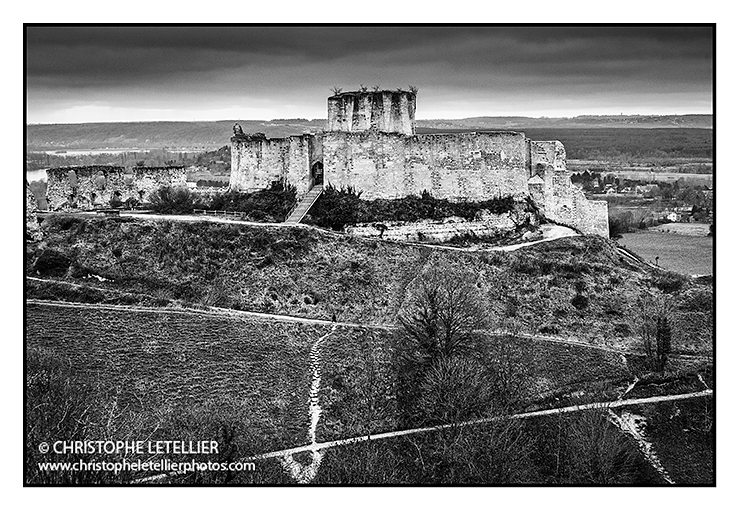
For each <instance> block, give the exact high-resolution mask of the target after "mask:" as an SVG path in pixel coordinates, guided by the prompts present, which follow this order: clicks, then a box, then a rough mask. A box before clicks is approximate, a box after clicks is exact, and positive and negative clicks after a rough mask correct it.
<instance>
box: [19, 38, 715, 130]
mask: <svg viewBox="0 0 739 510" xmlns="http://www.w3.org/2000/svg"><path fill="white" fill-rule="evenodd" d="M712 37H713V34H712V29H711V28H684V27H674V28H666V27H621V28H619V27H615V28H614V27H587V28H584V27H489V28H479V27H475V28H471V27H458V28H440V27H431V28H428V27H284V28H282V27H281V28H275V27H243V28H235V27H183V28H179V27H178V28H173V27H164V28H162V27H160V28H157V27H142V28H130V27H101V28H89V27H85V28H78V27H52V28H46V27H28V28H27V45H26V56H27V67H26V77H27V105H26V111H27V114H28V122H30V123H50V122H54V123H56V122H111V121H146V120H222V119H273V118H290V117H304V118H325V117H326V98H327V97H328V96H329V95H331V92H330V89H331V88H332V87H333V86H338V87H342V88H343V89H344V90H345V91H347V90H356V89H358V88H359V85H360V84H364V85H367V86H368V87H372V86H374V85H380V86H381V87H382V88H385V89H395V88H399V87H403V88H407V87H408V85H414V86H416V87H418V89H419V92H418V109H417V114H416V116H417V118H419V119H432V118H463V117H472V116H480V115H493V116H498V115H522V116H534V117H540V116H548V117H570V116H575V115H584V114H620V113H623V114H675V113H678V114H681V113H711V111H712V101H713V97H712V80H713V63H712V60H713V42H712Z"/></svg>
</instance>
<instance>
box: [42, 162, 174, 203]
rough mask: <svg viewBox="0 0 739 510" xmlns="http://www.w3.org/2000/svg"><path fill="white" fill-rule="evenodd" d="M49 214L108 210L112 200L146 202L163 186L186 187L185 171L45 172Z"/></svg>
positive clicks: (96, 169) (109, 169)
mask: <svg viewBox="0 0 739 510" xmlns="http://www.w3.org/2000/svg"><path fill="white" fill-rule="evenodd" d="M46 175H47V189H46V199H47V201H48V203H49V210H51V211H56V210H69V209H92V208H94V207H108V206H110V201H111V200H112V199H113V198H117V199H118V200H120V201H122V202H125V201H126V200H128V199H129V198H132V199H135V200H138V201H140V202H146V201H148V199H149V195H150V194H151V193H152V192H153V191H156V190H157V189H159V188H160V187H162V186H186V181H187V175H186V172H185V167H131V168H124V167H120V166H84V167H62V168H50V169H48V170H47V171H46Z"/></svg>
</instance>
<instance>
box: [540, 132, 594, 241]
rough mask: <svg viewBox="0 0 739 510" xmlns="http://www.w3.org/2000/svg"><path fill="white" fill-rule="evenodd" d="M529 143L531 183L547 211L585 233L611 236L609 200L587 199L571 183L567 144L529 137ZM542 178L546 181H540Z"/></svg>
mask: <svg viewBox="0 0 739 510" xmlns="http://www.w3.org/2000/svg"><path fill="white" fill-rule="evenodd" d="M528 143H529V148H530V158H531V174H532V175H533V177H532V178H531V179H530V181H529V182H530V184H529V187H530V191H531V196H532V198H534V200H535V201H536V202H537V204H538V205H539V207H540V208H542V209H543V212H544V215H545V216H546V217H547V218H548V219H550V220H552V221H556V222H558V223H563V224H565V225H569V226H571V227H573V228H576V229H578V230H580V231H581V232H582V233H583V234H596V235H601V236H604V237H608V202H605V201H603V200H588V199H587V198H586V197H585V195H584V194H583V192H582V190H580V189H579V188H578V187H577V186H575V185H573V184H572V181H571V180H570V174H569V172H568V171H567V159H566V153H565V148H564V145H562V143H561V142H558V141H551V142H538V141H533V140H529V141H528ZM540 179H543V185H542V184H539V183H540Z"/></svg>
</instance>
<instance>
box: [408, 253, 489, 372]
mask: <svg viewBox="0 0 739 510" xmlns="http://www.w3.org/2000/svg"><path fill="white" fill-rule="evenodd" d="M419 280H420V283H419V285H418V287H417V288H416V290H415V293H414V294H413V295H412V296H411V299H410V302H409V303H408V305H407V306H406V308H405V309H404V310H402V311H401V313H400V314H399V319H398V320H399V323H400V331H401V334H402V335H403V337H404V338H405V340H406V341H407V342H409V343H410V346H409V347H411V350H413V351H415V352H416V353H417V354H418V356H420V357H421V358H422V360H424V361H425V362H427V363H428V362H432V361H434V360H436V359H438V358H440V357H442V356H446V357H449V356H452V355H455V354H461V353H463V352H466V351H468V350H470V349H471V348H472V347H473V346H474V344H475V343H476V341H477V339H478V338H479V332H480V330H483V329H485V328H487V327H488V325H489V323H488V306H487V299H486V298H485V296H484V295H483V294H482V292H481V291H480V289H479V288H478V287H477V284H476V278H475V277H474V275H472V274H471V273H468V272H464V271H460V270H459V269H457V268H455V267H453V266H451V265H450V264H448V263H444V262H440V263H438V264H436V265H435V266H433V267H432V268H431V269H430V270H428V271H425V272H424V273H422V274H421V275H420V277H419Z"/></svg>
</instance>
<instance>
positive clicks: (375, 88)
mask: <svg viewBox="0 0 739 510" xmlns="http://www.w3.org/2000/svg"><path fill="white" fill-rule="evenodd" d="M379 91H380V86H379V85H375V86H373V87H372V92H379Z"/></svg>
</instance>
